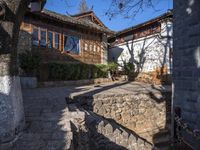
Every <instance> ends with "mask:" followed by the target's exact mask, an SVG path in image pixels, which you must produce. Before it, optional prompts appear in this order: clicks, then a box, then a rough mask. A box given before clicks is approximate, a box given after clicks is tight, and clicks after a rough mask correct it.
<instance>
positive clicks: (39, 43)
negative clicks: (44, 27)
mask: <svg viewBox="0 0 200 150" xmlns="http://www.w3.org/2000/svg"><path fill="white" fill-rule="evenodd" d="M34 29H37V30H38V45H34V44H33V39H32V41H31V43H32V45H33V46H40V28H39V27H36V26H34V27H32V31H31V34H32V36H33V31H34Z"/></svg>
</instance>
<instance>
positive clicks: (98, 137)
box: [71, 111, 154, 150]
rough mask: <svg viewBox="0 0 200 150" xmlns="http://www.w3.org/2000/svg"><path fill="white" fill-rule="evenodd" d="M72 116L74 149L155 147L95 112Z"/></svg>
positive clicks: (84, 112)
mask: <svg viewBox="0 0 200 150" xmlns="http://www.w3.org/2000/svg"><path fill="white" fill-rule="evenodd" d="M71 114H72V116H71V118H73V119H72V122H71V127H72V129H71V130H72V132H73V143H74V144H73V147H74V149H85V150H94V149H115V150H127V149H128V150H133V149H139V150H142V149H143V150H152V149H153V147H154V146H153V145H152V144H151V143H149V142H147V141H146V140H144V139H143V138H141V137H140V136H138V135H137V134H135V133H134V132H132V131H130V130H126V129H124V128H123V127H121V126H120V125H118V124H117V123H116V122H113V121H109V120H106V119H104V118H102V117H100V116H98V115H96V114H94V113H93V112H89V111H78V112H72V113H71ZM81 116H82V117H81Z"/></svg>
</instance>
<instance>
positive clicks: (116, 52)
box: [108, 11, 173, 74]
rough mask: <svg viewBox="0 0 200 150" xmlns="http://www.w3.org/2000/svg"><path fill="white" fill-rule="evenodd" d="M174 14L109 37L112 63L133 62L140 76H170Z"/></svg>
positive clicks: (168, 14)
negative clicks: (144, 74) (152, 74)
mask: <svg viewBox="0 0 200 150" xmlns="http://www.w3.org/2000/svg"><path fill="white" fill-rule="evenodd" d="M172 26H173V23H172V12H171V11H169V12H167V13H165V14H163V15H161V16H159V17H156V18H154V19H152V20H149V21H147V22H145V23H142V24H139V25H136V26H133V27H130V28H127V29H125V30H122V31H119V32H117V33H116V34H115V35H114V36H112V37H111V38H109V40H108V41H109V43H110V48H109V61H115V62H117V63H118V64H119V65H120V66H121V67H120V68H119V69H122V68H123V66H124V63H128V62H131V63H133V64H134V65H135V67H136V69H137V70H138V71H139V72H141V73H149V72H151V73H152V72H161V71H160V70H161V69H163V72H165V74H166V73H167V74H170V73H171V61H172V58H171V55H172V32H173V28H172Z"/></svg>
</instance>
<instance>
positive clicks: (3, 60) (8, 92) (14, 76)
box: [0, 0, 27, 149]
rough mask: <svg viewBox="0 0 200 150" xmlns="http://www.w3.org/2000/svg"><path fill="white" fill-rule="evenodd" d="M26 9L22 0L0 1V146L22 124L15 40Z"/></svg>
mask: <svg viewBox="0 0 200 150" xmlns="http://www.w3.org/2000/svg"><path fill="white" fill-rule="evenodd" d="M26 8H27V1H26V0H15V1H10V0H0V149H3V147H4V146H5V145H9V143H10V142H12V141H13V140H14V139H15V138H16V137H17V135H18V133H19V132H20V131H21V130H22V129H23V127H24V111H23V102H22V93H21V86H20V78H19V77H18V69H17V68H18V67H17V42H18V33H19V26H20V24H21V20H22V19H23V14H24V13H25V11H26Z"/></svg>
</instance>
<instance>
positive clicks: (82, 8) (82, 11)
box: [79, 0, 90, 13]
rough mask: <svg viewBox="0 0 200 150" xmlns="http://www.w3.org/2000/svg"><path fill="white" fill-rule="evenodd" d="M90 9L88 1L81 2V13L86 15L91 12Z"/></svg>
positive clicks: (82, 0)
mask: <svg viewBox="0 0 200 150" xmlns="http://www.w3.org/2000/svg"><path fill="white" fill-rule="evenodd" d="M89 10H90V9H89V7H88V5H87V2H86V0H81V2H80V4H79V12H80V13H84V12H87V11H89Z"/></svg>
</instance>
